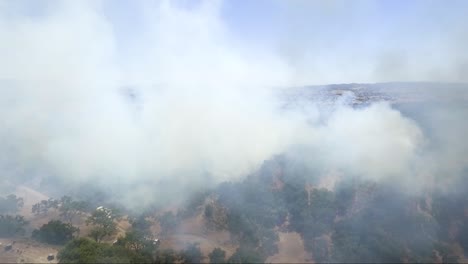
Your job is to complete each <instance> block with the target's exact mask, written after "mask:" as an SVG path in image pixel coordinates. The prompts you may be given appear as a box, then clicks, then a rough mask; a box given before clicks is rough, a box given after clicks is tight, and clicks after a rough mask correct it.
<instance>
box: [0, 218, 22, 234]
mask: <svg viewBox="0 0 468 264" xmlns="http://www.w3.org/2000/svg"><path fill="white" fill-rule="evenodd" d="M27 224H28V222H27V221H26V220H25V219H24V217H23V216H21V215H16V216H11V215H0V236H1V237H10V236H14V235H23V234H24V232H25V230H24V227H25V226H26V225H27Z"/></svg>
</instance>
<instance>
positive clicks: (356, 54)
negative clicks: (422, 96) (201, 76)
mask: <svg viewBox="0 0 468 264" xmlns="http://www.w3.org/2000/svg"><path fill="white" fill-rule="evenodd" d="M64 2H67V1H53V0H49V1H32V0H31V1H3V2H2V5H0V7H1V6H4V7H5V8H4V10H9V12H4V13H3V15H4V16H5V17H8V14H9V15H11V16H12V17H14V16H18V15H25V16H30V17H33V18H35V19H37V20H38V21H39V20H40V19H41V18H42V17H46V16H49V15H51V14H54V12H59V11H58V10H60V8H57V7H58V6H61V5H63V4H64ZM60 3H61V4H60ZM164 3H165V4H167V5H169V6H171V7H172V8H173V9H176V10H180V11H181V12H182V13H183V12H186V13H194V14H198V15H199V18H206V17H211V18H213V17H215V21H214V22H210V21H209V20H207V21H205V22H202V23H199V24H193V25H190V26H191V27H194V28H193V29H192V31H191V32H192V33H194V34H193V35H192V36H190V37H191V38H192V39H193V38H197V37H199V36H200V38H202V37H203V35H204V34H205V33H204V32H206V31H209V32H211V31H210V30H212V29H207V28H206V27H207V26H208V27H210V26H211V25H213V24H216V26H219V25H221V26H222V27H223V30H222V31H223V33H222V34H224V37H223V39H227V40H228V41H229V42H232V43H234V44H233V45H235V49H236V50H242V49H244V50H249V51H250V52H251V53H253V54H252V55H253V56H254V55H256V54H258V53H261V52H262V51H263V52H265V53H270V54H271V53H273V54H275V55H278V56H279V57H280V58H281V60H282V61H283V62H285V63H287V65H288V67H291V69H292V71H293V77H292V80H293V81H292V82H293V84H305V83H310V84H318V83H342V82H377V81H418V80H429V81H430V80H436V81H437V80H440V81H467V80H468V77H467V75H468V54H467V51H466V48H465V47H466V46H468V45H467V44H468V22H467V19H466V18H464V16H465V15H466V14H467V13H468V1H463V0H460V1H457V0H440V1H432V0H421V1H417V0H381V1H377V0H376V1H371V0H353V1H348V0H328V1H326V0H288V1H282V0H254V1H250V0H223V1H219V0H213V1H202V0H174V1H149V0H137V1H128V0H104V1H89V2H87V1H76V2H75V3H74V4H70V3H68V4H67V5H75V6H76V7H74V8H76V9H78V6H84V5H87V6H92V9H94V10H95V11H97V14H98V15H99V16H100V17H101V18H102V19H105V20H106V21H107V22H108V23H109V24H110V27H111V28H112V33H111V34H112V38H113V41H114V43H115V46H116V48H117V53H118V56H116V57H117V60H119V61H120V62H122V64H126V63H128V58H132V57H138V56H140V57H144V56H145V55H144V54H142V53H143V51H146V49H145V48H141V47H142V45H144V43H151V42H152V41H155V40H154V39H153V40H149V39H148V31H151V30H152V29H151V28H154V26H155V23H157V22H155V20H154V17H156V16H158V14H157V13H155V12H153V11H154V10H156V9H158V7H160V6H161V5H164ZM200 10H202V11H200ZM203 10H205V11H203ZM207 10H208V11H207ZM176 16H177V14H176ZM175 19H176V20H177V17H175ZM183 23H189V24H192V23H191V22H190V19H188V20H181V27H184V24H183ZM210 23H211V24H210ZM185 26H188V25H185ZM175 34H180V33H175ZM197 35H199V36H197ZM216 39H217V38H215V40H216ZM211 40H212V39H209V40H208V41H211ZM156 41H158V40H156ZM194 41H195V42H196V41H197V40H196V39H195V40H194ZM210 44H213V45H216V43H215V41H211V43H210ZM184 45H186V46H187V47H189V46H190V45H191V43H190V42H188V43H184ZM260 59H261V57H260Z"/></svg>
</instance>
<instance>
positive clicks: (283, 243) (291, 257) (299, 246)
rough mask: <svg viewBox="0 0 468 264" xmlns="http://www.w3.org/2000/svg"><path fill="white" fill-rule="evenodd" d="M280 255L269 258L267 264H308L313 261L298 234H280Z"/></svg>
mask: <svg viewBox="0 0 468 264" xmlns="http://www.w3.org/2000/svg"><path fill="white" fill-rule="evenodd" d="M278 236H279V241H278V253H276V254H275V255H273V256H270V257H269V258H267V260H266V262H267V263H306V262H310V261H311V259H310V257H309V255H308V253H307V252H306V251H305V249H304V243H303V241H302V238H301V236H300V235H299V233H297V232H279V233H278Z"/></svg>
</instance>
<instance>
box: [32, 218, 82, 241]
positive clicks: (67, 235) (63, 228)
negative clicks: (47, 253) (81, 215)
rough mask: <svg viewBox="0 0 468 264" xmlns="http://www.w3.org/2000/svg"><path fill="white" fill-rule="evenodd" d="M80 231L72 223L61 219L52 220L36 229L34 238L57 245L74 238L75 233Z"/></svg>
mask: <svg viewBox="0 0 468 264" xmlns="http://www.w3.org/2000/svg"><path fill="white" fill-rule="evenodd" d="M79 231H80V229H79V228H77V227H74V226H73V225H71V224H70V223H63V222H62V221H60V220H52V221H49V222H48V223H47V224H45V225H43V226H42V227H41V228H39V229H35V230H34V231H33V233H32V238H34V239H36V240H38V241H41V242H45V243H49V244H55V245H63V244H65V243H66V242H68V241H70V240H71V239H73V238H74V235H75V234H76V233H78V232H79Z"/></svg>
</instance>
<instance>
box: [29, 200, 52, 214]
mask: <svg viewBox="0 0 468 264" xmlns="http://www.w3.org/2000/svg"><path fill="white" fill-rule="evenodd" d="M58 207H59V201H58V200H54V199H52V198H50V199H48V200H42V201H40V202H39V203H37V204H34V205H33V206H32V209H31V212H32V213H33V214H35V215H40V214H42V215H45V214H47V213H48V212H49V210H50V209H55V210H57V209H58Z"/></svg>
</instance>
